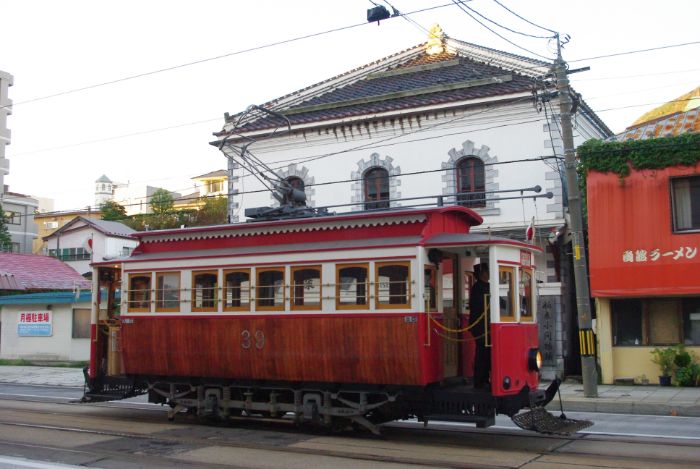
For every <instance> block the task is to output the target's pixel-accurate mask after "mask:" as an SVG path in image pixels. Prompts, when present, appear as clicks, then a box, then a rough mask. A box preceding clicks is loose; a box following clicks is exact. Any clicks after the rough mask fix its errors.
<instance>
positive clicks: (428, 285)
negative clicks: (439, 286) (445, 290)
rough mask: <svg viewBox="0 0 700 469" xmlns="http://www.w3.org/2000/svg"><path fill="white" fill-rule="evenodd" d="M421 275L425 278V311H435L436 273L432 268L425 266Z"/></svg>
mask: <svg viewBox="0 0 700 469" xmlns="http://www.w3.org/2000/svg"><path fill="white" fill-rule="evenodd" d="M423 275H424V276H425V277H424V279H425V280H424V282H425V290H424V293H423V301H425V306H426V311H437V291H436V288H435V282H436V279H435V277H436V275H437V271H436V270H435V267H433V266H426V267H425V269H424V270H423Z"/></svg>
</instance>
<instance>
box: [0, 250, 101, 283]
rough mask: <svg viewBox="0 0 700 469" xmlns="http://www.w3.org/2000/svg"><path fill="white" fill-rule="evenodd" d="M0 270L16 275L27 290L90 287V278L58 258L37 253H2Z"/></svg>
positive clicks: (0, 254)
mask: <svg viewBox="0 0 700 469" xmlns="http://www.w3.org/2000/svg"><path fill="white" fill-rule="evenodd" d="M0 271H2V272H4V273H5V274H10V275H12V276H14V279H15V281H16V282H17V284H18V285H19V286H21V287H22V289H25V290H72V289H73V288H75V287H76V286H77V287H79V288H82V289H90V288H91V284H90V281H89V280H86V279H85V278H83V277H82V276H81V275H80V274H79V273H78V272H76V271H75V270H73V268H72V267H70V266H69V265H67V264H64V263H63V262H61V261H59V260H58V259H56V258H53V257H48V256H38V255H35V254H12V253H0Z"/></svg>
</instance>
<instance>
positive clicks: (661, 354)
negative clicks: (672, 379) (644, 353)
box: [651, 347, 676, 376]
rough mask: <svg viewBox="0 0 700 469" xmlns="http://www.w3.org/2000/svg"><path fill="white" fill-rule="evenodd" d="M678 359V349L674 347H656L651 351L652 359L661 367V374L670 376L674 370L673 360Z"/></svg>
mask: <svg viewBox="0 0 700 469" xmlns="http://www.w3.org/2000/svg"><path fill="white" fill-rule="evenodd" d="M675 359H676V349H675V348H673V347H666V348H659V347H656V348H655V349H654V350H652V351H651V361H652V362H654V363H656V364H657V365H659V368H661V376H670V375H671V372H672V371H673V362H674V360H675Z"/></svg>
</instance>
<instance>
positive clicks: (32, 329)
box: [17, 311, 53, 337]
mask: <svg viewBox="0 0 700 469" xmlns="http://www.w3.org/2000/svg"><path fill="white" fill-rule="evenodd" d="M17 314H18V318H17V319H18V320H17V335H18V336H20V337H50V336H52V335H53V317H52V313H51V311H27V312H20V313H17Z"/></svg>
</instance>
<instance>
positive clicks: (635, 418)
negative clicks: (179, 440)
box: [0, 383, 700, 441]
mask: <svg viewBox="0 0 700 469" xmlns="http://www.w3.org/2000/svg"><path fill="white" fill-rule="evenodd" d="M82 395H83V388H82V387H80V388H73V387H65V386H56V387H52V386H37V385H26V384H9V383H8V384H3V383H0V398H19V399H26V400H37V401H42V402H70V401H77V400H79V399H80V398H81V397H82ZM104 405H110V406H116V407H119V406H130V407H133V406H138V407H140V408H143V409H154V408H157V409H161V406H155V405H152V404H148V403H147V402H146V396H139V397H135V398H131V399H127V400H124V401H115V402H112V403H105V404H104ZM552 413H553V414H554V415H559V412H552ZM566 416H567V417H568V418H573V419H581V420H591V421H592V422H594V425H593V427H590V428H587V429H586V430H583V431H582V432H581V433H587V434H592V435H611V436H635V437H637V436H645V437H653V438H677V439H688V440H698V441H700V418H699V417H672V416H657V415H632V414H630V415H626V414H607V413H593V412H566ZM391 425H396V426H422V424H419V423H417V422H396V423H394V424H391ZM460 427H471V428H473V425H470V424H460V423H455V422H437V421H435V422H430V424H429V428H435V429H454V430H458V429H459V428H460ZM494 428H500V429H508V430H518V431H521V430H520V429H519V428H518V427H517V426H516V425H515V424H514V423H513V422H512V421H511V420H510V419H509V418H508V417H504V416H499V417H497V418H496V426H495V427H494Z"/></svg>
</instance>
